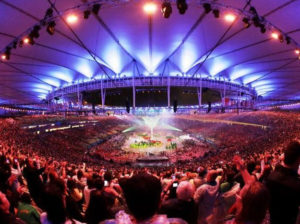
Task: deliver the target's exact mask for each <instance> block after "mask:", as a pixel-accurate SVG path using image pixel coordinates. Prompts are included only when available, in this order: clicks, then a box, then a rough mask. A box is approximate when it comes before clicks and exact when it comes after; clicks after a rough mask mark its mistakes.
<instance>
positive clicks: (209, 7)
mask: <svg viewBox="0 0 300 224" xmlns="http://www.w3.org/2000/svg"><path fill="white" fill-rule="evenodd" d="M203 8H204V11H205V13H206V14H208V13H210V11H211V4H209V3H204V4H203Z"/></svg>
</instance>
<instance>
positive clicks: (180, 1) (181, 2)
mask: <svg viewBox="0 0 300 224" xmlns="http://www.w3.org/2000/svg"><path fill="white" fill-rule="evenodd" d="M176 4H177V9H178V11H179V13H180V14H181V15H183V14H184V13H185V12H186V10H187V9H188V5H187V3H186V0H177V2H176Z"/></svg>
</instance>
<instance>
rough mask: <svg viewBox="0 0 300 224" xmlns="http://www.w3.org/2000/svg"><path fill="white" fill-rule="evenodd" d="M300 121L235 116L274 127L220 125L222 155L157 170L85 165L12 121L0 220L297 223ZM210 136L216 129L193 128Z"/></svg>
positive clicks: (4, 144)
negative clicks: (239, 127)
mask: <svg viewBox="0 0 300 224" xmlns="http://www.w3.org/2000/svg"><path fill="white" fill-rule="evenodd" d="M220 116H223V115H220ZM298 117H299V115H298V114H286V113H277V114H272V112H257V113H247V114H241V115H240V116H236V117H234V118H235V119H237V120H240V121H243V122H252V123H262V124H265V125H268V126H269V128H268V129H267V130H259V129H256V131H257V132H260V131H261V132H262V134H259V133H258V134H257V136H258V137H257V139H255V130H254V128H253V129H252V128H249V127H247V129H248V133H246V130H245V129H243V128H242V129H240V132H239V133H237V132H238V128H236V127H235V126H233V127H232V128H228V127H227V129H226V131H225V130H223V129H225V125H220V126H218V125H215V126H218V128H216V127H213V128H212V129H208V128H207V130H206V132H207V133H206V134H207V136H211V137H212V138H213V137H214V138H216V137H217V136H218V135H222V137H220V138H218V140H219V144H220V145H221V146H222V147H221V150H220V149H218V150H216V151H215V152H213V153H210V154H207V155H206V156H204V157H201V158H200V159H199V158H197V159H196V160H193V161H178V162H177V163H174V165H172V166H170V167H156V168H134V167H132V166H130V165H126V164H118V163H116V162H114V163H107V162H105V161H102V160H101V161H98V163H95V162H87V163H82V161H80V160H78V159H76V158H74V157H70V158H69V154H63V153H61V152H60V151H59V152H56V153H54V152H47V151H46V147H45V146H44V145H42V143H41V142H40V141H38V139H36V138H40V137H39V136H33V135H30V134H28V133H27V132H26V131H24V130H21V129H18V128H17V127H18V125H16V124H15V121H14V120H12V119H9V120H2V121H0V123H1V124H0V125H1V130H0V132H1V133H0V145H1V146H0V223H8V224H10V223H16V224H18V223H20V224H23V223H42V224H62V223H66V224H71V223H88V224H90V223H91V224H94V223H103V224H115V223H117V224H135V223H141V224H148V223H156V224H162V223H164V224H168V223H174V224H181V223H183V224H184V223H191V224H193V223H197V224H219V223H226V224H260V223H269V222H270V223H271V224H277V223H278V224H279V223H281V224H283V223H284V224H296V223H297V216H298V213H299V205H300V180H299V165H300V144H299V141H294V139H297V137H299V121H298V120H299V119H298ZM193 124H194V123H193ZM185 125H187V126H188V124H185ZM204 129H206V124H205V125H203V126H200V127H197V125H195V127H194V128H193V130H195V131H199V130H201V131H203V132H204V131H205V130H204ZM213 130H215V132H213ZM283 131H284V132H283ZM241 133H242V134H243V135H245V136H242V137H241V136H240V134H241ZM247 134H248V135H247ZM213 135H214V136H213ZM262 136H264V137H262ZM243 137H244V138H243ZM223 138H224V139H223ZM231 139H234V140H231ZM266 139H268V140H266ZM36 142H38V144H34V143H36ZM47 146H48V145H47ZM49 147H50V146H49ZM50 149H51V148H49V149H48V150H49V151H50ZM69 151H70V154H71V152H73V151H72V150H69ZM80 153H81V152H80ZM75 155H77V154H76V153H75ZM298 223H299V219H298Z"/></svg>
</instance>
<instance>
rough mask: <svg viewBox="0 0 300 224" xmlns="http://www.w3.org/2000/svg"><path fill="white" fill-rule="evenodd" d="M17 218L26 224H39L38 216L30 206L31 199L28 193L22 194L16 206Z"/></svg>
mask: <svg viewBox="0 0 300 224" xmlns="http://www.w3.org/2000/svg"><path fill="white" fill-rule="evenodd" d="M17 217H18V218H20V219H22V220H23V221H24V222H26V223H27V224H39V223H40V214H39V213H38V211H37V209H36V208H35V207H33V206H32V205H31V198H30V195H29V194H28V193H23V194H22V195H21V198H20V202H19V205H18V213H17Z"/></svg>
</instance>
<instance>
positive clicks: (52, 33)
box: [46, 21, 56, 35]
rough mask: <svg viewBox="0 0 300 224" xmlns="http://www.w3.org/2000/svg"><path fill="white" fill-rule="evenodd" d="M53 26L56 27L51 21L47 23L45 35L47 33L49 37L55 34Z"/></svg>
mask: <svg viewBox="0 0 300 224" xmlns="http://www.w3.org/2000/svg"><path fill="white" fill-rule="evenodd" d="M55 26H56V23H55V21H51V22H49V24H48V26H47V29H46V30H47V33H49V34H50V35H54V32H55Z"/></svg>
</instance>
